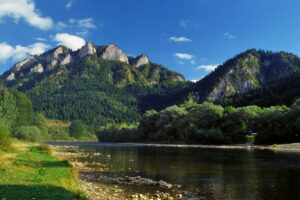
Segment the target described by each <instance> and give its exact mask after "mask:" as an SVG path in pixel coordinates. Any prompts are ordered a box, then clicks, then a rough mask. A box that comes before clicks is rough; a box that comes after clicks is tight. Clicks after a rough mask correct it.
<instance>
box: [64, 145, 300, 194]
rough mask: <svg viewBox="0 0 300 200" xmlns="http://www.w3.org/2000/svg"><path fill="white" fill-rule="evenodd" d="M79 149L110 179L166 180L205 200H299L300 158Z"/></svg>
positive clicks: (161, 149) (168, 150) (241, 151)
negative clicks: (100, 165)
mask: <svg viewBox="0 0 300 200" xmlns="http://www.w3.org/2000/svg"><path fill="white" fill-rule="evenodd" d="M68 144H69V145H70V143H68ZM86 144H88V143H86ZM71 145H72V144H71ZM79 146H80V148H79V149H80V151H82V152H85V153H87V154H90V155H95V156H87V157H83V158H80V159H81V161H83V162H89V163H101V164H104V165H106V166H109V169H110V170H109V171H108V172H106V174H105V175H107V176H109V177H124V176H131V177H135V176H141V177H145V178H150V179H153V180H164V181H166V182H168V183H171V184H173V185H180V186H181V188H182V189H184V190H186V191H190V192H199V193H200V194H201V196H202V197H203V198H204V199H232V200H234V199H237V200H240V199H272V200H277V199H278V200H282V199H292V200H294V199H300V154H299V153H287V152H275V151H269V150H254V149H213V148H187V147H160V146H144V145H130V144H125V145H122V144H105V143H102V144H101V143H90V144H89V145H80V144H79ZM95 153H96V154H95ZM142 190H145V191H147V190H149V191H150V190H152V188H147V187H143V188H142Z"/></svg>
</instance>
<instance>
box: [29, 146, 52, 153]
mask: <svg viewBox="0 0 300 200" xmlns="http://www.w3.org/2000/svg"><path fill="white" fill-rule="evenodd" d="M29 151H30V152H36V153H44V154H48V155H51V153H52V151H51V148H50V146H49V145H46V144H41V145H39V146H33V147H31V148H30V149H29Z"/></svg>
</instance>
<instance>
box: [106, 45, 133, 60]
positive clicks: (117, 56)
mask: <svg viewBox="0 0 300 200" xmlns="http://www.w3.org/2000/svg"><path fill="white" fill-rule="evenodd" d="M101 58H102V59H105V60H113V61H120V62H124V63H127V64H129V62H128V57H127V55H126V54H125V53H124V52H123V50H122V49H120V48H118V47H117V46H116V45H115V44H110V45H108V46H107V47H106V48H105V50H104V52H103V53H102V55H101Z"/></svg>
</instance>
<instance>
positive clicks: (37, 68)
mask: <svg viewBox="0 0 300 200" xmlns="http://www.w3.org/2000/svg"><path fill="white" fill-rule="evenodd" d="M30 72H33V73H42V72H44V67H43V65H42V64H41V63H39V64H37V65H36V66H34V67H33V68H31V69H30Z"/></svg>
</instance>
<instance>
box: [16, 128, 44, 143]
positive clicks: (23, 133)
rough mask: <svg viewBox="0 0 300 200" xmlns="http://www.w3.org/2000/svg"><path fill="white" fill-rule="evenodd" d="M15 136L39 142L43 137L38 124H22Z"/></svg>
mask: <svg viewBox="0 0 300 200" xmlns="http://www.w3.org/2000/svg"><path fill="white" fill-rule="evenodd" d="M13 136H14V137H16V138H18V139H20V140H25V141H30V142H38V141H41V139H42V134H41V131H40V129H39V128H38V127H36V126H20V127H18V128H17V129H16V131H15V133H14V135H13Z"/></svg>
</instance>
